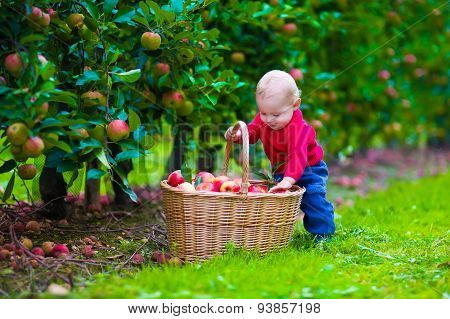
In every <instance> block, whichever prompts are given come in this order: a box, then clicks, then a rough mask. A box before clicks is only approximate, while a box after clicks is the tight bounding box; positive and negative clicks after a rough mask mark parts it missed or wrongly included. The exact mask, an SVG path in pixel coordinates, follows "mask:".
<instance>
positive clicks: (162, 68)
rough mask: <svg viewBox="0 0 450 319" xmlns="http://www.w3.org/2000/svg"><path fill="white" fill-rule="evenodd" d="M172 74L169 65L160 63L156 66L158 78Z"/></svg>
mask: <svg viewBox="0 0 450 319" xmlns="http://www.w3.org/2000/svg"><path fill="white" fill-rule="evenodd" d="M169 72H170V65H168V64H167V63H162V62H158V63H156V65H155V74H156V76H163V75H164V74H167V73H169Z"/></svg>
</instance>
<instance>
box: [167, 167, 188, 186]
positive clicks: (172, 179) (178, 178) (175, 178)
mask: <svg viewBox="0 0 450 319" xmlns="http://www.w3.org/2000/svg"><path fill="white" fill-rule="evenodd" d="M182 183H184V177H183V175H181V170H178V171H174V172H172V173H170V175H169V177H168V178H167V184H169V185H170V186H172V187H176V186H178V185H180V184H182Z"/></svg>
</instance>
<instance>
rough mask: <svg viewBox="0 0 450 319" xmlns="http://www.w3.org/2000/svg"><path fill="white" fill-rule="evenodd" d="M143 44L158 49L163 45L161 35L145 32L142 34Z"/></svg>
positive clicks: (145, 46) (149, 48)
mask: <svg viewBox="0 0 450 319" xmlns="http://www.w3.org/2000/svg"><path fill="white" fill-rule="evenodd" d="M141 45H142V46H143V47H144V48H145V49H147V50H152V51H153V50H158V49H159V47H160V46H161V36H160V35H159V34H158V33H154V32H144V33H143V34H142V36H141Z"/></svg>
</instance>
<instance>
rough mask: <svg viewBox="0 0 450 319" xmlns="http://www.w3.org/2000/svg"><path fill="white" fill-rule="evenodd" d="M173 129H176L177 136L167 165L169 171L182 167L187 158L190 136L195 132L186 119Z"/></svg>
mask: <svg viewBox="0 0 450 319" xmlns="http://www.w3.org/2000/svg"><path fill="white" fill-rule="evenodd" d="M173 130H175V137H174V140H173V149H172V154H171V155H170V158H169V163H168V167H167V171H168V172H173V171H176V170H179V169H181V165H182V164H183V162H184V161H185V159H186V156H185V154H186V150H187V143H188V140H189V136H191V135H192V133H193V129H192V126H190V125H189V124H188V123H186V122H184V121H178V122H177V124H176V125H175V127H174V128H173Z"/></svg>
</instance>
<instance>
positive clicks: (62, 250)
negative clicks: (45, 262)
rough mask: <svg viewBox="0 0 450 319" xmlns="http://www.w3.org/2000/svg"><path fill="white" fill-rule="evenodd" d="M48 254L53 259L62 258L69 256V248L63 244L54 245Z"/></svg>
mask: <svg viewBox="0 0 450 319" xmlns="http://www.w3.org/2000/svg"><path fill="white" fill-rule="evenodd" d="M50 254H51V255H52V256H53V257H55V258H58V257H63V256H64V255H68V254H69V248H67V246H66V245H64V244H56V245H55V246H54V247H53V249H52V251H51V253H50Z"/></svg>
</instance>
